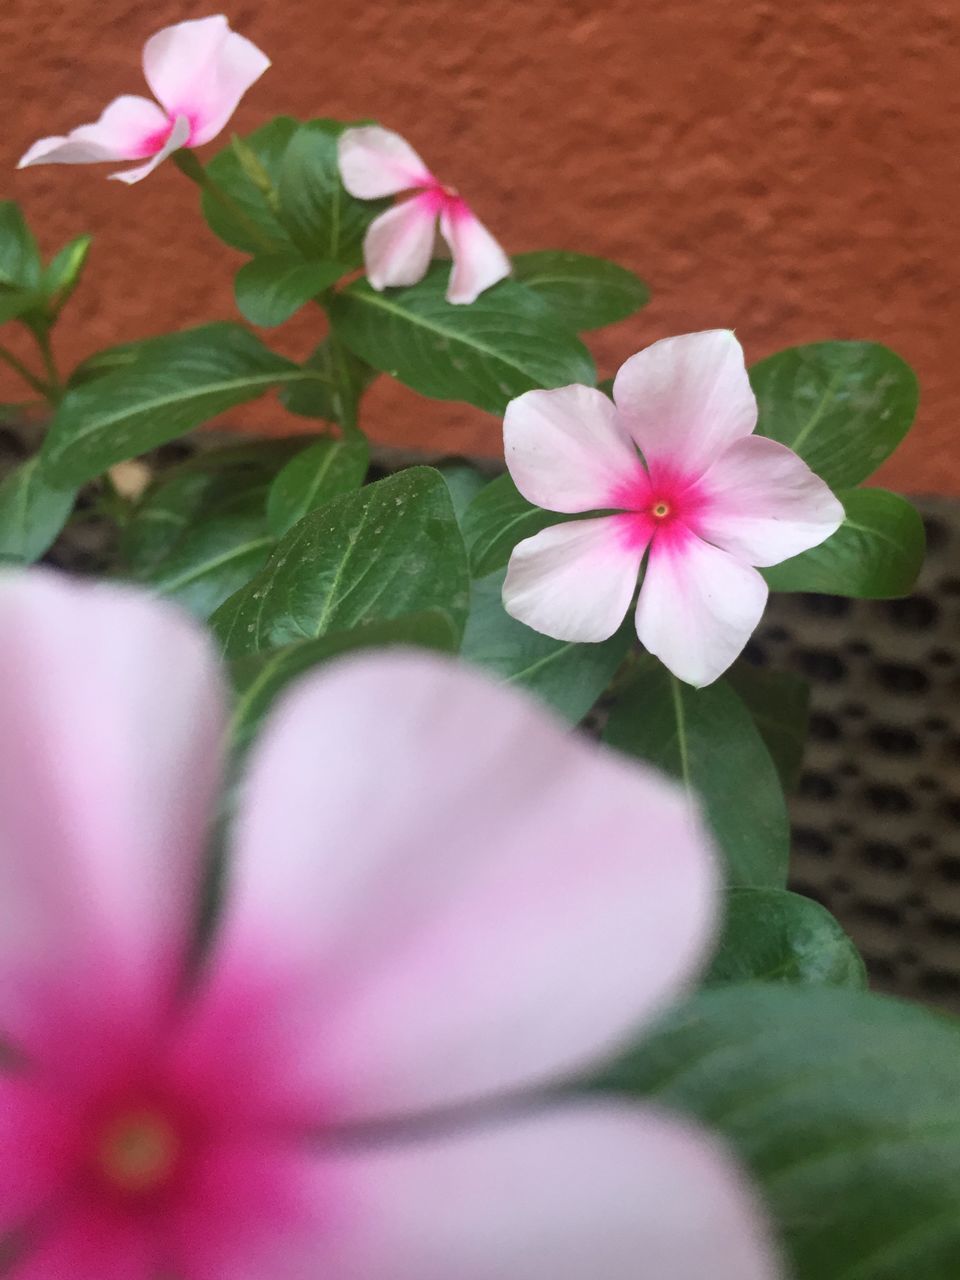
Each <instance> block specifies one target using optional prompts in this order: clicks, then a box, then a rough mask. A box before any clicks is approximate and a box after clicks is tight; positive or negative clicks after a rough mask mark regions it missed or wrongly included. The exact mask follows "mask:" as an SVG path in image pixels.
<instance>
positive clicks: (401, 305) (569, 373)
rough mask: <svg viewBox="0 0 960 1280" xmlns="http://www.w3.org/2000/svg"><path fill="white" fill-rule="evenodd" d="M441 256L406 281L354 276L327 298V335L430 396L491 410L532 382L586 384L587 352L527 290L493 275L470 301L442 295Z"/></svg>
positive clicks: (590, 376)
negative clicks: (381, 285)
mask: <svg viewBox="0 0 960 1280" xmlns="http://www.w3.org/2000/svg"><path fill="white" fill-rule="evenodd" d="M449 273H450V268H449V265H448V264H438V265H436V266H434V267H433V268H431V270H430V271H429V272H428V274H427V275H426V277H425V278H424V279H423V280H422V281H421V282H420V283H419V284H416V285H413V286H412V287H411V288H409V289H391V290H389V291H387V292H384V293H377V291H376V290H375V289H372V288H371V287H370V285H369V284H368V283H367V281H366V280H359V281H357V282H356V283H355V284H352V285H350V286H349V287H348V288H347V289H345V290H343V291H342V292H341V293H339V294H337V295H336V297H335V298H334V299H333V302H332V304H331V311H330V315H331V320H332V323H333V327H334V332H335V333H336V335H337V336H338V337H339V338H340V339H341V340H342V341H343V342H344V343H345V344H346V345H347V346H348V347H349V348H350V349H351V351H354V352H355V353H356V354H357V355H358V356H360V357H361V358H362V359H363V360H366V361H367V363H368V364H370V365H372V366H373V367H374V368H375V369H379V370H381V372H383V373H389V374H390V375H391V377H394V378H397V379H398V380H399V381H400V382H403V383H405V384H406V385H407V386H409V387H412V388H413V389H414V391H419V392H420V394H421V395H425V396H432V397H434V398H435V399H439V400H464V401H466V402H467V403H468V404H473V405H476V406H477V407H478V408H480V409H486V410H487V411H488V412H489V413H496V414H500V413H502V412H503V410H504V408H505V407H506V405H507V403H508V401H510V400H511V399H513V397H514V396H518V395H520V394H521V393H522V392H524V391H529V390H531V389H532V388H534V387H558V386H563V385H565V384H566V383H568V382H582V383H588V384H590V385H591V386H592V385H593V381H594V377H595V370H594V366H593V361H592V359H591V357H590V353H589V352H588V351H587V349H586V347H585V346H584V345H583V343H582V342H580V340H579V339H578V338H577V337H576V336H575V335H574V334H573V333H572V332H571V331H570V329H569V328H567V326H566V325H565V324H563V322H562V321H560V320H559V319H558V318H557V316H556V314H555V312H554V311H553V310H552V309H551V308H550V306H549V305H548V304H547V303H545V302H544V301H543V300H542V299H540V298H538V297H537V296H536V295H535V294H534V293H532V292H531V291H530V290H529V289H525V288H524V287H523V286H522V285H518V284H517V283H516V281H513V280H503V281H501V282H500V284H497V285H494V287H493V288H492V289H488V290H487V291H486V292H485V293H483V294H481V295H480V297H479V298H478V299H477V300H476V302H474V303H471V305H470V306H455V305H454V304H452V303H449V302H447V301H446V298H445V297H444V294H445V293H446V288H447V277H448V276H449Z"/></svg>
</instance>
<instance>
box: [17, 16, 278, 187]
mask: <svg viewBox="0 0 960 1280" xmlns="http://www.w3.org/2000/svg"><path fill="white" fill-rule="evenodd" d="M269 65H270V59H269V58H268V57H267V56H266V55H265V54H263V53H261V52H260V50H259V49H258V48H257V46H256V45H255V44H252V43H251V42H250V41H249V40H247V39H246V38H245V37H244V36H239V35H237V34H236V32H234V31H231V30H230V24H229V22H228V21H227V19H226V18H225V17H223V15H222V14H218V15H217V16H216V17H213V18H197V19H195V20H193V21H190V22H178V23H177V24H176V25H175V26H172V27H165V28H164V29H163V31H158V32H157V34H156V35H155V36H151V37H150V39H149V40H148V41H147V43H146V44H145V45H144V47H143V73H144V75H145V77H146V80H147V84H148V85H149V86H150V89H151V90H152V92H153V94H154V96H155V97H156V99H157V102H159V103H160V104H161V106H157V103H156V102H151V101H150V99H149V98H140V97H137V96H135V95H133V94H124V95H123V96H122V97H120V98H115V99H114V100H113V102H111V103H110V105H109V106H108V107H107V108H106V109H105V110H104V112H103V115H101V117H100V119H99V120H98V121H97V122H96V124H82V125H80V126H79V127H78V128H76V129H73V130H71V132H70V133H69V134H67V136H66V137H53V138H41V139H40V141H39V142H35V143H34V144H33V146H32V147H31V148H30V150H29V151H28V152H27V153H26V155H24V156H23V157H22V159H21V160H20V163H19V165H18V166H17V167H18V168H20V169H23V168H25V167H26V166H27V165H32V164H99V163H102V162H104V161H116V160H142V159H145V158H146V157H147V156H149V157H150V159H149V160H148V161H147V163H146V164H142V165H138V166H137V167H136V168H135V169H124V170H123V171H122V172H120V173H111V174H110V177H111V178H117V179H119V181H120V182H139V181H140V179H141V178H145V177H146V176H147V174H148V173H152V172H153V170H154V169H155V168H156V167H157V165H158V164H159V163H160V161H161V160H165V159H166V158H167V156H169V155H170V154H171V152H174V151H176V150H177V149H178V148H179V147H199V146H202V145H203V144H204V143H205V142H210V140H211V139H212V138H215V137H216V136H217V134H218V133H219V132H220V130H221V129H223V127H224V126H225V125H226V123H227V121H228V120H229V119H230V117H231V116H232V115H233V113H234V111H236V109H237V104H238V103H239V101H240V99H241V98H242V97H243V95H244V94H245V93H246V91H247V90H248V89H249V88H250V86H251V85H252V84H253V83H254V81H256V80H259V78H260V77H261V76H262V75H263V73H264V71H266V69H267V67H269Z"/></svg>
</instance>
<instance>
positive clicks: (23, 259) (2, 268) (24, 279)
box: [0, 200, 43, 291]
mask: <svg viewBox="0 0 960 1280" xmlns="http://www.w3.org/2000/svg"><path fill="white" fill-rule="evenodd" d="M42 272H43V262H42V261H41V258H40V251H39V249H38V248H37V242H36V240H35V239H34V238H33V232H32V231H31V230H30V228H29V227H28V226H27V223H26V220H25V218H24V216H23V213H22V212H21V210H20V206H19V205H18V204H17V203H16V201H15V200H0V284H5V285H8V286H13V287H16V288H21V289H29V290H31V291H35V290H37V289H38V288H39V285H40V277H41V274H42Z"/></svg>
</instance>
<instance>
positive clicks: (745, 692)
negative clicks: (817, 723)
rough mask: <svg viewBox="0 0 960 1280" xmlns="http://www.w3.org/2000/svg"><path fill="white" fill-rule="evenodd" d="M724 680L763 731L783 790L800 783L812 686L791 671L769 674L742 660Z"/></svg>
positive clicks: (763, 669)
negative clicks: (731, 687)
mask: <svg viewBox="0 0 960 1280" xmlns="http://www.w3.org/2000/svg"><path fill="white" fill-rule="evenodd" d="M724 679H725V680H726V681H727V683H728V684H730V685H732V686H733V688H734V689H735V690H736V692H737V695H738V696H739V698H740V699H741V701H742V702H744V703H745V704H746V707H747V710H748V711H749V712H750V715H751V716H752V717H753V723H754V724H755V725H756V726H757V728H758V729H759V730H760V736H761V737H762V738H763V740H764V742H765V743H766V746H767V750H768V751H769V752H770V756H771V758H772V760H773V763H774V764H775V765H776V766H777V772H778V773H779V775H780V781H781V783H782V784H783V789H784V791H786V792H787V793H788V794H789V792H791V791H792V790H793V789H794V787H795V786H796V785H797V783H798V782H799V781H800V771H801V768H802V766H803V752H804V748H805V747H806V744H807V728H808V726H809V722H810V686H809V684H807V682H806V680H804V679H803V678H802V677H801V676H795V675H793V674H792V673H791V672H789V671H768V670H766V669H765V668H760V667H755V666H753V665H752V664H751V663H749V662H746V661H745V660H744V659H743V658H741V659H740V660H739V661H738V662H735V663H734V664H733V666H732V667H731V668H730V669H729V671H727V673H726V675H725V677H724Z"/></svg>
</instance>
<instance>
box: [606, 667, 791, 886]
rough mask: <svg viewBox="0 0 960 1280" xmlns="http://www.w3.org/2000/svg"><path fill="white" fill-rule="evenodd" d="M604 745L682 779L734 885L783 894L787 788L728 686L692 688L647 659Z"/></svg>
mask: <svg viewBox="0 0 960 1280" xmlns="http://www.w3.org/2000/svg"><path fill="white" fill-rule="evenodd" d="M603 736H604V739H605V741H607V742H609V743H610V745H611V746H614V747H617V748H619V750H621V751H625V752H626V753H627V754H628V755H631V756H634V757H636V758H637V759H639V760H646V761H647V762H648V763H649V764H653V765H656V767H657V768H659V769H663V770H664V771H665V772H666V773H668V774H670V775H671V776H672V777H675V778H677V779H678V780H679V781H680V782H681V783H682V784H683V785H684V786H685V787H686V788H687V790H688V791H689V792H690V794H691V796H692V797H693V798H694V799H695V800H698V801H699V802H700V804H701V805H702V807H703V811H704V814H705V817H706V820H707V822H708V824H709V826H710V828H711V830H712V832H713V834H714V837H715V838H716V840H717V843H718V845H719V846H720V850H721V852H722V853H723V855H724V859H725V863H726V870H727V882H728V884H729V885H731V886H741V885H749V886H770V887H773V888H782V887H783V885H784V883H785V881H786V874H787V859H788V855H789V850H790V830H789V824H788V821H787V807H786V802H785V800H784V795H783V788H782V787H781V786H780V779H779V777H778V775H777V770H776V768H775V766H774V763H773V761H772V760H771V758H770V753H769V752H768V751H767V748H766V746H765V745H764V742H763V739H762V738H761V737H760V733H759V731H758V730H757V728H756V726H755V725H754V723H753V720H752V719H751V717H750V713H749V712H748V711H747V708H746V707H745V706H744V704H743V703H742V702H741V701H740V699H739V698H738V697H737V695H736V694H735V693H734V692H733V690H732V689H731V688H730V687H729V685H727V684H726V683H725V682H724V681H723V680H718V681H716V683H714V684H711V685H708V686H707V687H706V688H705V689H692V688H691V687H690V686H689V685H685V684H683V683H682V682H681V681H679V680H677V679H676V677H675V676H672V675H671V674H670V672H669V671H667V669H666V668H665V667H664V666H662V665H661V664H660V663H659V662H657V661H656V659H654V658H650V657H647V658H644V659H643V660H642V661H641V662H640V663H639V664H638V667H637V672H636V675H635V676H634V678H633V679H632V681H631V683H630V684H629V685H628V687H627V688H626V689H625V690H624V691H623V692H622V693H621V694H619V695H618V697H617V701H616V703H615V705H614V707H613V710H612V711H611V713H610V719H609V722H608V724H607V728H606V731H605V732H604V735H603Z"/></svg>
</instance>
